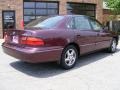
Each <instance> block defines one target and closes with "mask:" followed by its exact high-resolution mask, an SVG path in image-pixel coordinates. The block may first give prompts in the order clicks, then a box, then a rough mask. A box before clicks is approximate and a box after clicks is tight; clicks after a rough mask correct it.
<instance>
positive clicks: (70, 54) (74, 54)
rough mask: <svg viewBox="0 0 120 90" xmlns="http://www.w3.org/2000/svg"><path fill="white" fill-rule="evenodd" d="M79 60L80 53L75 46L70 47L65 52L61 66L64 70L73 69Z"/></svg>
mask: <svg viewBox="0 0 120 90" xmlns="http://www.w3.org/2000/svg"><path fill="white" fill-rule="evenodd" d="M77 60H78V51H77V49H76V48H75V47H74V46H73V45H70V46H67V47H66V48H65V49H64V50H63V52H62V55H61V60H60V65H61V67H62V68H64V69H71V68H73V67H74V66H75V64H76V61H77Z"/></svg>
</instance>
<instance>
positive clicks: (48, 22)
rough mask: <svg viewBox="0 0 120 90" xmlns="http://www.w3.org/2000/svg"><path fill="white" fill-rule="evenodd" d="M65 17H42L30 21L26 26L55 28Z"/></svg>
mask: <svg viewBox="0 0 120 90" xmlns="http://www.w3.org/2000/svg"><path fill="white" fill-rule="evenodd" d="M63 18H64V17H63V16H55V17H41V18H38V19H36V20H33V21H32V22H30V23H28V24H27V25H26V26H25V28H54V27H55V26H56V25H57V23H59V22H60V21H61V20H62V19H63Z"/></svg>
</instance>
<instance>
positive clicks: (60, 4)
mask: <svg viewBox="0 0 120 90" xmlns="http://www.w3.org/2000/svg"><path fill="white" fill-rule="evenodd" d="M102 8H103V1H102V0H0V38H3V32H4V31H5V30H7V29H8V28H17V29H23V28H22V27H21V23H23V22H24V24H27V23H29V22H30V21H32V20H34V19H37V18H39V17H40V16H46V15H63V14H82V15H88V16H91V17H94V18H96V19H98V20H99V21H100V22H102V19H103V16H102V15H103V9H102Z"/></svg>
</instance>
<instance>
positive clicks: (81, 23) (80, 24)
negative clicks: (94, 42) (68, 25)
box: [75, 16, 91, 30]
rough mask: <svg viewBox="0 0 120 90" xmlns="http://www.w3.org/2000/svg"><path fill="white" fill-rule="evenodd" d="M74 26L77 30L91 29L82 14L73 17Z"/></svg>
mask: <svg viewBox="0 0 120 90" xmlns="http://www.w3.org/2000/svg"><path fill="white" fill-rule="evenodd" d="M75 28H76V29H79V30H91V26H90V23H89V21H88V19H87V18H86V17H84V16H80V17H75Z"/></svg>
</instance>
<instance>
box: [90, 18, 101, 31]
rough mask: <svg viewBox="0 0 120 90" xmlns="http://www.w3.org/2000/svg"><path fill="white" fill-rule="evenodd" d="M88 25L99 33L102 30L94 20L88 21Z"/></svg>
mask: <svg viewBox="0 0 120 90" xmlns="http://www.w3.org/2000/svg"><path fill="white" fill-rule="evenodd" d="M90 23H91V25H92V28H93V29H94V30H96V31H100V30H102V29H103V27H102V25H101V24H100V23H99V22H97V21H96V20H94V19H90Z"/></svg>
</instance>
